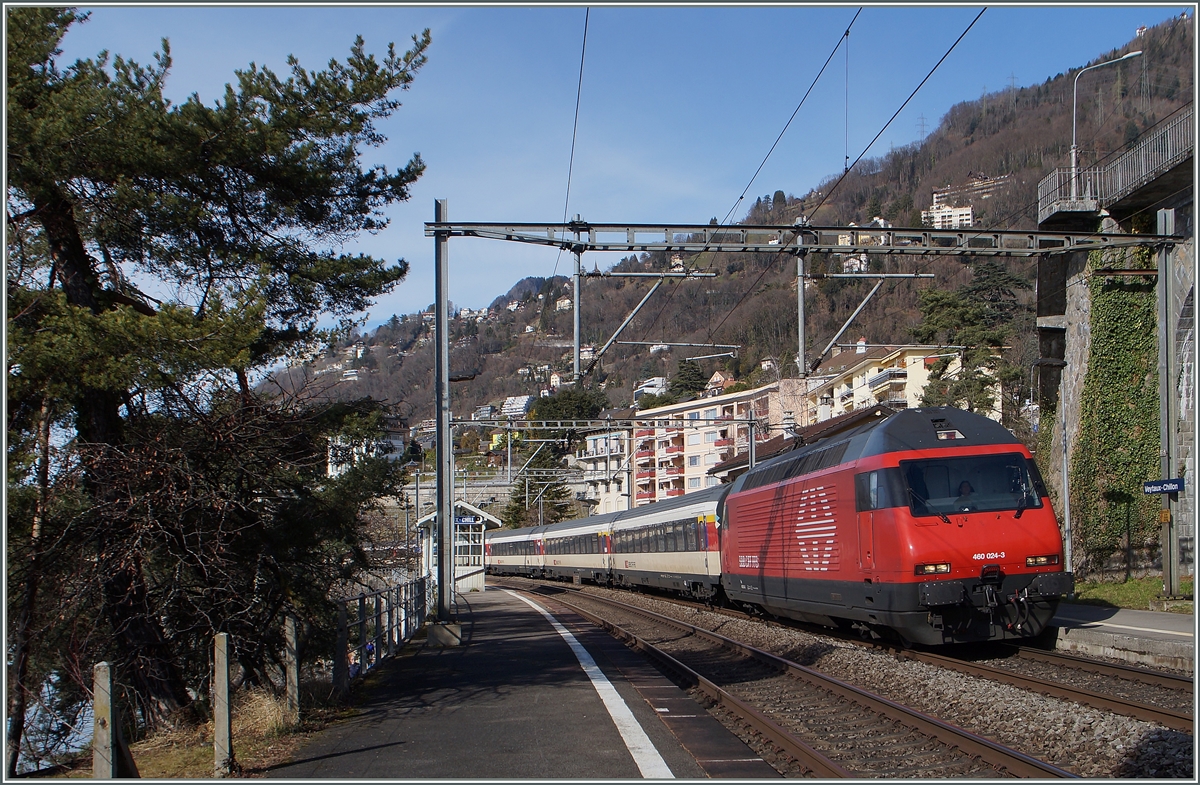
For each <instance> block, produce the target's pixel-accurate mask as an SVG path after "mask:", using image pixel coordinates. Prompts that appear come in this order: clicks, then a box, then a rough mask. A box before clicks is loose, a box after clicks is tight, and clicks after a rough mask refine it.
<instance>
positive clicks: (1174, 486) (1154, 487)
mask: <svg viewBox="0 0 1200 785" xmlns="http://www.w3.org/2000/svg"><path fill="white" fill-rule="evenodd" d="M1182 490H1183V478H1182V477H1180V478H1178V479H1175V480H1151V481H1150V482H1144V483H1142V493H1144V494H1146V495H1149V494H1152V493H1179V492H1180V491H1182Z"/></svg>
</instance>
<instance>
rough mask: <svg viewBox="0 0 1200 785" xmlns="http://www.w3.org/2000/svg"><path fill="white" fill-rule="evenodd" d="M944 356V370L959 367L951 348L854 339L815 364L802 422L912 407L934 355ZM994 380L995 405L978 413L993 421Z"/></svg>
mask: <svg viewBox="0 0 1200 785" xmlns="http://www.w3.org/2000/svg"><path fill="white" fill-rule="evenodd" d="M946 358H948V359H949V360H950V365H949V367H948V368H947V373H948V374H954V373H955V372H957V371H958V369H959V368H960V367H961V363H960V361H959V356H958V353H957V352H956V351H955V350H954V349H949V348H946V347H938V346H874V347H870V348H867V347H866V346H864V345H862V344H860V345H859V346H858V347H857V349H855V350H852V351H844V352H842V353H841V354H837V355H834V356H832V357H830V358H828V359H827V360H825V361H824V362H823V363H821V365H820V366H819V367H818V368H817V371H816V374H815V377H814V383H815V386H814V387H812V388H810V392H809V396H808V397H809V409H810V411H812V412H813V413H814V415H815V416H814V418H813V419H812V420H811V422H807V423H806V424H811V423H817V422H823V421H825V420H828V419H830V418H831V417H836V416H838V415H840V414H845V413H847V412H852V411H855V410H858V409H865V408H868V407H871V406H874V405H875V404H879V403H881V404H884V405H885V406H890V407H891V408H893V409H909V408H916V407H918V406H920V405H921V396H922V395H923V393H924V392H925V386H926V385H927V384H928V383H929V374H930V371H931V369H932V368H933V366H934V365H936V364H937V362H938V361H939V360H942V359H946ZM999 393H1000V390H999V383H997V387H996V389H995V391H994V395H995V399H996V406H995V407H994V408H993V410H992V411H987V412H980V413H981V414H983V415H985V416H987V417H990V418H992V419H993V420H997V421H999V419H1000V408H999V400H1000V395H999Z"/></svg>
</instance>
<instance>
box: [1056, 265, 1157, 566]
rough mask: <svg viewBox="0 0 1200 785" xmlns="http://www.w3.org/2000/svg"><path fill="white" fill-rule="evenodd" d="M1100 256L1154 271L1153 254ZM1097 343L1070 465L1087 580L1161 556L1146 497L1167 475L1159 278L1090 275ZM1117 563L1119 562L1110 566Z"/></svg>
mask: <svg viewBox="0 0 1200 785" xmlns="http://www.w3.org/2000/svg"><path fill="white" fill-rule="evenodd" d="M1121 257H1122V255H1120V254H1118V255H1116V256H1115V258H1114V256H1113V255H1109V254H1104V253H1103V252H1099V251H1097V252H1093V253H1092V254H1091V256H1090V257H1089V259H1088V271H1089V272H1092V271H1094V270H1095V269H1096V268H1098V267H1123V268H1135V269H1153V268H1154V266H1155V263H1154V258H1153V254H1152V252H1151V251H1150V250H1148V249H1139V250H1136V251H1130V252H1128V253H1125V254H1123V257H1124V258H1121ZM1085 281H1086V286H1087V287H1088V290H1089V291H1088V294H1089V295H1090V299H1091V325H1090V327H1091V329H1090V333H1091V341H1090V347H1089V350H1088V361H1087V376H1086V378H1085V379H1084V382H1083V391H1082V395H1081V400H1080V426H1079V435H1078V438H1077V441H1076V443H1075V445H1074V450H1073V453H1072V456H1071V466H1070V481H1071V518H1072V527H1073V529H1074V535H1075V536H1074V543H1075V549H1076V551H1077V555H1076V567H1077V569H1078V571H1079V572H1080V573H1083V574H1087V573H1095V572H1100V571H1104V570H1105V569H1106V568H1111V567H1113V566H1115V565H1114V564H1113V562H1114V561H1115V562H1116V564H1119V565H1123V566H1124V567H1125V568H1126V570H1136V569H1137V568H1138V566H1139V565H1145V564H1147V562H1149V561H1151V560H1152V559H1153V558H1154V557H1155V556H1156V555H1157V550H1158V535H1159V524H1158V518H1157V512H1158V507H1159V505H1160V501H1159V499H1158V497H1157V496H1146V495H1144V494H1143V493H1142V482H1143V481H1144V480H1148V479H1154V478H1156V477H1157V476H1158V473H1159V434H1158V431H1159V420H1158V418H1159V401H1158V338H1157V316H1156V299H1155V279H1154V278H1153V277H1152V276H1147V277H1144V278H1142V277H1124V276H1122V277H1115V276H1109V277H1106V276H1103V275H1089V276H1087V277H1085V278H1082V279H1081V280H1080V283H1081V284H1083V283H1084V282H1085ZM1114 556H1117V557H1118V558H1117V559H1115V560H1114V559H1113V558H1112V557H1114Z"/></svg>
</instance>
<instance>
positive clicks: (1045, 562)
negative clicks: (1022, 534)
mask: <svg viewBox="0 0 1200 785" xmlns="http://www.w3.org/2000/svg"><path fill="white" fill-rule="evenodd" d="M1051 564H1058V554H1057V553H1053V554H1050V555H1049V556H1026V557H1025V566H1026V567H1049V566H1050V565H1051Z"/></svg>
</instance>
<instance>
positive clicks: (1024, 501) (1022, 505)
mask: <svg viewBox="0 0 1200 785" xmlns="http://www.w3.org/2000/svg"><path fill="white" fill-rule="evenodd" d="M1028 507H1029V496H1028V495H1026V494H1022V495H1021V501H1019V502H1017V509H1016V512H1014V513H1013V517H1014V518H1020V517H1021V515H1022V514H1024V512H1025V510H1026V509H1027V508H1028Z"/></svg>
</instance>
